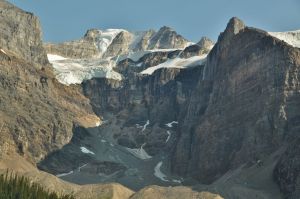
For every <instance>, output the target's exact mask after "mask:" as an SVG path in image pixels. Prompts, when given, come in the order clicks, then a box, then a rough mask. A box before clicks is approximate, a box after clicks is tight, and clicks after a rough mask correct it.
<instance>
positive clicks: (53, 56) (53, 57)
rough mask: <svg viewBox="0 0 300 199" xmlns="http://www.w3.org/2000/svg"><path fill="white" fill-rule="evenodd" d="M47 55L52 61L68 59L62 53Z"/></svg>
mask: <svg viewBox="0 0 300 199" xmlns="http://www.w3.org/2000/svg"><path fill="white" fill-rule="evenodd" d="M47 57H48V60H49V61H50V62H52V61H61V60H65V59H67V58H65V57H62V56H60V55H53V54H47Z"/></svg>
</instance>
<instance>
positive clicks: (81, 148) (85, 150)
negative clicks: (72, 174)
mask: <svg viewBox="0 0 300 199" xmlns="http://www.w3.org/2000/svg"><path fill="white" fill-rule="evenodd" d="M80 150H81V152H82V153H86V154H92V155H95V153H94V152H93V151H90V150H88V149H87V148H85V147H83V146H82V147H80Z"/></svg>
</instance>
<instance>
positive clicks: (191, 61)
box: [141, 54, 207, 75]
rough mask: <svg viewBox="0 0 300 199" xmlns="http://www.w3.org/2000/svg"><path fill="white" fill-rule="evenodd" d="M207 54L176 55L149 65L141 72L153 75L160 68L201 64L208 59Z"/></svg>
mask: <svg viewBox="0 0 300 199" xmlns="http://www.w3.org/2000/svg"><path fill="white" fill-rule="evenodd" d="M206 56H207V54H204V55H201V56H193V57H190V58H187V59H184V58H180V57H176V58H174V59H168V60H167V61H165V62H163V63H161V64H159V65H156V66H152V67H149V68H147V69H145V70H143V71H142V72H141V74H144V75H152V73H154V71H156V70H157V69H160V68H187V67H193V66H197V65H201V64H202V63H203V62H204V61H205V60H206Z"/></svg>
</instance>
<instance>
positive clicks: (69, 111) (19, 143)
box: [0, 1, 99, 163]
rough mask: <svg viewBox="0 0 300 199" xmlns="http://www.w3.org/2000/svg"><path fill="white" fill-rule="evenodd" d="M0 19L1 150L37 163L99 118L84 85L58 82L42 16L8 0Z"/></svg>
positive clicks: (2, 7) (3, 3)
mask: <svg viewBox="0 0 300 199" xmlns="http://www.w3.org/2000/svg"><path fill="white" fill-rule="evenodd" d="M0 18H1V20H0V27H1V30H2V31H4V32H3V34H1V36H0V43H1V46H0V48H1V50H0V66H1V71H0V93H1V95H0V134H1V139H0V140H1V141H0V151H1V155H5V154H12V153H16V152H17V153H19V154H21V155H22V156H24V157H25V158H27V159H28V160H29V161H31V162H33V163H35V162H37V161H39V160H41V159H42V158H43V157H44V156H45V155H46V154H48V153H49V152H51V151H53V150H57V149H59V148H61V147H62V146H63V145H65V144H66V143H68V142H69V141H70V139H71V138H72V130H73V126H74V125H83V126H84V125H87V126H95V124H96V122H99V119H98V117H96V116H95V115H93V112H92V110H91V107H90V105H89V100H88V99H86V98H85V97H84V96H83V95H81V93H80V88H79V87H75V86H74V87H66V86H64V85H61V84H59V83H58V82H57V80H56V79H55V77H54V75H53V72H52V70H51V68H50V66H49V63H48V59H47V56H46V53H45V50H44V49H43V46H42V42H41V38H40V35H41V32H40V26H39V22H38V20H37V18H36V17H35V16H33V14H31V13H27V12H24V11H22V10H20V9H18V8H16V7H14V6H12V5H11V4H9V3H7V2H6V1H1V2H0ZM75 99H76V100H75Z"/></svg>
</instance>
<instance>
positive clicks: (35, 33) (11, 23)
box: [0, 1, 49, 67]
mask: <svg viewBox="0 0 300 199" xmlns="http://www.w3.org/2000/svg"><path fill="white" fill-rule="evenodd" d="M0 35H1V37H0V48H2V49H7V50H9V51H11V52H13V53H14V54H16V55H18V56H20V57H22V58H23V59H25V60H27V61H28V62H33V63H38V64H41V65H47V64H49V62H48V59H47V56H46V52H45V50H44V48H43V44H42V36H41V35H42V32H41V26H40V23H39V20H38V18H37V17H36V16H34V15H33V14H32V13H28V12H24V11H22V10H20V9H19V8H16V7H15V6H13V5H11V4H10V3H8V2H6V1H1V2H0ZM36 67H38V66H36Z"/></svg>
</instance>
